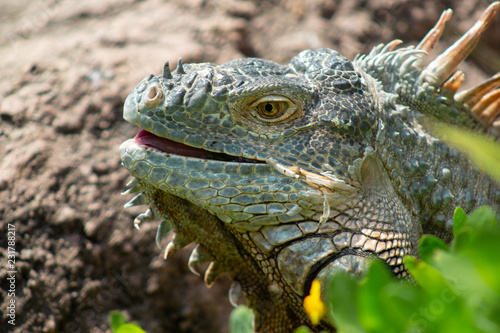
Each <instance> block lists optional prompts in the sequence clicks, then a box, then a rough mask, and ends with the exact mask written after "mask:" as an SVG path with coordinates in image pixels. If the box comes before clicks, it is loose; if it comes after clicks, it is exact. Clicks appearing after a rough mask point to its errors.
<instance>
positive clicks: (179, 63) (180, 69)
mask: <svg viewBox="0 0 500 333" xmlns="http://www.w3.org/2000/svg"><path fill="white" fill-rule="evenodd" d="M175 73H176V74H179V75H180V74H186V72H185V71H184V67H182V59H181V57H179V60H177V68H176V69H175Z"/></svg>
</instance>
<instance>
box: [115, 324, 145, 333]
mask: <svg viewBox="0 0 500 333" xmlns="http://www.w3.org/2000/svg"><path fill="white" fill-rule="evenodd" d="M116 333H146V332H145V331H144V330H143V329H142V328H140V327H139V326H137V325H135V324H130V323H127V324H123V325H120V327H118V329H117V330H116Z"/></svg>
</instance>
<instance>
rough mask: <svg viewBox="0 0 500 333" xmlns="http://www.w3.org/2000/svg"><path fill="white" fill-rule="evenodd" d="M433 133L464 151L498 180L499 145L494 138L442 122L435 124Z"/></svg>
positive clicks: (499, 168)
mask: <svg viewBox="0 0 500 333" xmlns="http://www.w3.org/2000/svg"><path fill="white" fill-rule="evenodd" d="M434 134H435V135H436V136H438V137H440V138H441V139H442V140H443V141H444V142H446V143H448V144H449V145H450V146H452V147H454V148H456V149H458V150H460V151H462V152H464V153H465V154H466V155H467V156H468V157H469V158H470V160H471V161H472V162H473V163H474V164H475V165H476V166H477V167H478V168H479V169H481V170H482V171H483V172H484V173H486V174H487V175H489V176H490V177H492V178H493V179H496V180H497V181H500V167H499V166H500V145H499V144H498V142H497V141H496V140H494V139H492V138H490V137H488V136H486V135H481V134H478V133H476V132H473V131H470V130H466V129H463V128H458V127H456V126H450V125H446V124H444V123H440V124H438V125H437V126H436V130H435V133H434Z"/></svg>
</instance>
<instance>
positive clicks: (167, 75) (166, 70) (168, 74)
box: [161, 60, 172, 80]
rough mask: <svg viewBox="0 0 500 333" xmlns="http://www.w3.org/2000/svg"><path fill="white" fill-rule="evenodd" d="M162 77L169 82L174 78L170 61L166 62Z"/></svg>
mask: <svg viewBox="0 0 500 333" xmlns="http://www.w3.org/2000/svg"><path fill="white" fill-rule="evenodd" d="M161 76H162V77H163V78H164V79H167V80H168V79H171V78H172V73H171V72H170V64H169V62H168V60H167V61H165V64H164V65H163V71H162V72H161Z"/></svg>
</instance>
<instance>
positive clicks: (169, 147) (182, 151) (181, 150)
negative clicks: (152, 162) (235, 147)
mask: <svg viewBox="0 0 500 333" xmlns="http://www.w3.org/2000/svg"><path fill="white" fill-rule="evenodd" d="M134 140H135V142H137V143H138V144H140V145H144V146H147V147H150V148H154V149H156V150H159V151H161V152H164V153H168V154H175V155H181V156H185V157H193V158H201V159H206V160H217V161H226V162H238V163H265V162H263V161H258V160H253V159H250V158H245V157H241V156H231V155H227V154H224V153H215V152H211V151H208V150H204V149H200V148H195V147H191V146H188V145H185V144H182V143H179V142H175V141H172V140H169V139H165V138H161V137H159V136H156V135H154V134H153V133H150V132H148V131H145V130H141V131H140V132H139V133H137V135H136V136H135V138H134Z"/></svg>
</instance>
